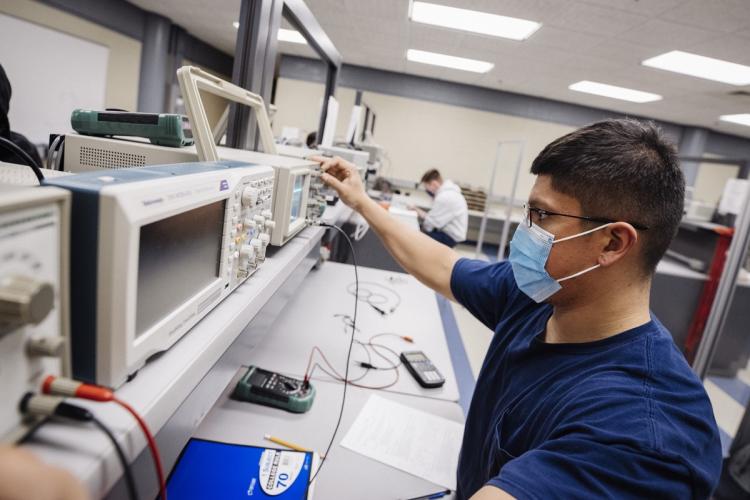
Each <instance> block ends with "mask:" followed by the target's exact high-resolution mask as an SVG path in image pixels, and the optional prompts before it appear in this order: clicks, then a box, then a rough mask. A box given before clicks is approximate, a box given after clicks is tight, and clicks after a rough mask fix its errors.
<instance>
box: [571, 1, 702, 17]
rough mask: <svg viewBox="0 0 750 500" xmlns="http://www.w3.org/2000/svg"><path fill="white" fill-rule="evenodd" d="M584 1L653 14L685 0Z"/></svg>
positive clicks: (643, 13) (637, 12)
mask: <svg viewBox="0 0 750 500" xmlns="http://www.w3.org/2000/svg"><path fill="white" fill-rule="evenodd" d="M583 1H584V2H585V3H588V4H594V5H598V6H600V7H607V8H612V9H618V10H626V11H628V12H633V13H635V14H642V15H645V16H655V15H658V14H661V13H662V12H666V11H668V10H670V9H673V8H675V7H677V6H678V5H680V4H682V3H684V2H686V1H687V0H583Z"/></svg>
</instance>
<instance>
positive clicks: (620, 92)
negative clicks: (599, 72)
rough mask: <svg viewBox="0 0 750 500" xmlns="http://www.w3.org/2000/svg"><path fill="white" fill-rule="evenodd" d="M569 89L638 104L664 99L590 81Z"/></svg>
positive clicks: (655, 95)
mask: <svg viewBox="0 0 750 500" xmlns="http://www.w3.org/2000/svg"><path fill="white" fill-rule="evenodd" d="M568 88H569V89H570V90H575V91H576V92H584V93H586V94H594V95H598V96H602V97H609V98H612V99H620V100H622V101H629V102H636V103H644V102H653V101H658V100H660V99H661V98H662V97H661V96H660V95H658V94H652V93H651V92H643V91H641V90H634V89H629V88H626V87H617V86H615V85H608V84H606V83H599V82H591V81H589V80H581V81H580V82H577V83H574V84H572V85H570V86H569V87H568Z"/></svg>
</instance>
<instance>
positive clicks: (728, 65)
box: [641, 50, 750, 85]
mask: <svg viewBox="0 0 750 500" xmlns="http://www.w3.org/2000/svg"><path fill="white" fill-rule="evenodd" d="M641 64H643V65H644V66H649V67H651V68H658V69H664V70H667V71H674V72H675V73H682V74H683V75H690V76H696V77H698V78H705V79H706V80H714V81H716V82H722V83H728V84H730V85H750V66H744V65H742V64H736V63H732V62H729V61H722V60H721V59H714V58H713V57H705V56H699V55H698V54H691V53H690V52H683V51H681V50H673V51H672V52H667V53H666V54H661V55H659V56H656V57H652V58H651V59H646V60H645V61H643V62H642V63H641Z"/></svg>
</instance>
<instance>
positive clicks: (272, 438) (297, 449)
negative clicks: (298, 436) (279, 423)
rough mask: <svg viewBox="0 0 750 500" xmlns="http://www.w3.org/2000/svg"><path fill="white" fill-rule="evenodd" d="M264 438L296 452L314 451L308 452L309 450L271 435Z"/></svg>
mask: <svg viewBox="0 0 750 500" xmlns="http://www.w3.org/2000/svg"><path fill="white" fill-rule="evenodd" d="M263 438H264V439H266V440H267V441H271V442H272V443H276V444H280V445H281V446H286V447H287V448H291V449H293V450H296V451H312V450H308V449H307V448H303V447H301V446H299V445H297V444H294V443H290V442H289V441H284V440H283V439H279V438H277V437H273V436H271V435H270V434H266V435H265V436H263Z"/></svg>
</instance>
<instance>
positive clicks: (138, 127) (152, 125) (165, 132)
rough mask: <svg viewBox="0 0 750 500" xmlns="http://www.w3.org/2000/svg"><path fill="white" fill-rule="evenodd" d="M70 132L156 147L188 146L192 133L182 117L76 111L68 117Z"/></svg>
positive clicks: (159, 114)
mask: <svg viewBox="0 0 750 500" xmlns="http://www.w3.org/2000/svg"><path fill="white" fill-rule="evenodd" d="M70 124H71V126H72V127H73V130H75V131H76V132H78V133H79V134H83V135H98V136H113V135H119V136H130V137H143V138H145V139H148V140H149V141H151V144H158V145H159V146H172V147H181V146H190V145H192V144H193V142H194V140H193V131H192V129H191V128H190V121H189V120H188V117H187V116H185V115H177V114H171V113H130V112H128V111H93V110H88V109H76V110H74V111H73V114H72V115H71V116H70Z"/></svg>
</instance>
